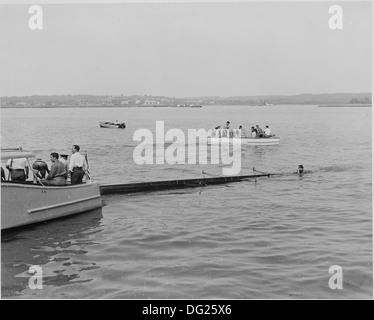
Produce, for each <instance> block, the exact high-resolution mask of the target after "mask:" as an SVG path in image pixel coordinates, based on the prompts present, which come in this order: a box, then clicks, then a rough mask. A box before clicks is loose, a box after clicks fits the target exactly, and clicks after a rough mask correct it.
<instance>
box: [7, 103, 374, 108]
mask: <svg viewBox="0 0 374 320" xmlns="http://www.w3.org/2000/svg"><path fill="white" fill-rule="evenodd" d="M296 105H298V106H318V107H319V108H337V107H355V108H357V107H371V104H348V103H347V104H326V105H318V104H314V103H311V104H295V103H290V104H286V103H285V104H279V105H273V106H274V107H277V106H296ZM225 106H226V107H237V106H245V107H264V108H267V107H269V106H256V105H245V104H235V105H231V104H230V105H221V104H218V105H203V106H202V107H225ZM273 106H272V107H273ZM39 108H42V109H63V108H79V109H84V108H140V109H141V108H176V109H200V108H196V107H189V106H188V107H184V106H183V107H178V106H171V105H154V106H153V105H149V106H145V105H142V106H137V105H127V106H119V105H117V106H112V105H109V106H108V105H89V106H79V105H64V106H45V105H44V106H43V105H33V106H1V109H39Z"/></svg>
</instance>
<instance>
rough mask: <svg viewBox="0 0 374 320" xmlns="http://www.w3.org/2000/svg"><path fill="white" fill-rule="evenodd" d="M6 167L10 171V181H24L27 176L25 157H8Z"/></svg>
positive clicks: (27, 169)
mask: <svg viewBox="0 0 374 320" xmlns="http://www.w3.org/2000/svg"><path fill="white" fill-rule="evenodd" d="M6 168H7V169H8V170H9V172H10V177H11V179H12V181H26V180H27V178H28V177H29V167H28V165H27V163H26V158H18V159H9V160H8V161H7V163H6Z"/></svg>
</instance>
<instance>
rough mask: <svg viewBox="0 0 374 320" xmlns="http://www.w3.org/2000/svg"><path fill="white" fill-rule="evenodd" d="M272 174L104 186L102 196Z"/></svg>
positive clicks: (101, 187) (236, 180)
mask: <svg viewBox="0 0 374 320" xmlns="http://www.w3.org/2000/svg"><path fill="white" fill-rule="evenodd" d="M271 175H272V174H270V173H262V174H252V175H245V176H226V177H225V176H223V177H210V178H196V179H185V180H166V181H154V182H140V183H127V184H111V185H109V184H104V185H100V193H101V195H108V194H121V193H122V194H126V193H134V192H143V191H158V190H168V189H183V188H195V187H201V186H205V185H214V184H225V183H230V182H238V181H242V180H245V179H254V178H259V177H270V176H271Z"/></svg>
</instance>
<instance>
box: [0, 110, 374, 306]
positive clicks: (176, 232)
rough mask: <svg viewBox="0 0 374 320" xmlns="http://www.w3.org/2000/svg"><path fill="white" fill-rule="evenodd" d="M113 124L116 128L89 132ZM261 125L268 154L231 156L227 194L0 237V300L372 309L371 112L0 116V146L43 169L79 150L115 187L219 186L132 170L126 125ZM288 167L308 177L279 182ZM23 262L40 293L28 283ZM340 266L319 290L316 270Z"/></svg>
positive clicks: (139, 201) (186, 197)
mask: <svg viewBox="0 0 374 320" xmlns="http://www.w3.org/2000/svg"><path fill="white" fill-rule="evenodd" d="M116 119H118V120H119V121H125V122H126V125H127V128H126V129H125V130H110V129H101V128H99V125H98V122H99V121H108V120H111V121H113V120H116ZM157 120H163V121H165V131H167V130H168V129H171V128H180V129H182V130H183V131H184V132H185V133H186V134H187V129H189V128H191V129H193V128H205V129H208V128H210V127H213V126H216V125H223V124H224V123H225V122H226V121H227V120H230V121H231V124H232V125H233V126H234V127H237V126H238V125H240V124H241V125H244V127H245V128H246V129H247V130H248V129H249V126H250V125H251V126H252V125H256V124H259V125H260V126H262V127H264V126H265V125H269V126H270V128H271V129H272V130H273V132H275V133H276V134H277V135H278V136H280V137H281V142H280V144H279V145H278V146H266V147H264V146H257V147H253V146H246V147H243V148H242V170H241V174H251V173H252V168H253V167H256V169H257V170H260V171H264V172H272V173H281V175H279V176H274V177H271V178H258V179H257V180H256V181H254V180H251V181H243V182H240V183H232V184H227V185H218V186H208V187H200V188H191V189H184V190H177V191H175V190H171V191H162V192H153V193H138V194H131V195H115V196H114V195H113V196H106V197H104V198H103V200H104V204H105V205H104V207H103V208H102V209H101V210H96V211H92V212H88V213H85V214H81V215H78V216H75V217H71V218H67V219H61V220H56V221H53V222H49V223H45V224H42V225H37V226H31V227H27V228H24V229H22V230H16V231H11V232H7V233H3V234H2V242H1V294H2V297H3V298H42V299H46V298H55V299H59V298H99V299H101V298H105V299H107V298H109V299H111V298H121V299H122V298H123V299H133V298H139V299H148V298H159V299H168V298H172V299H254V298H280V299H284V298H286V299H289V298H291V299H295V298H296V299H305V298H332V299H336V298H369V299H371V298H372V292H373V291H372V288H373V277H372V274H373V273H372V270H373V269H372V260H373V254H372V253H373V251H372V167H371V160H372V155H371V152H372V151H371V145H372V142H371V108H318V107H317V106H268V107H245V106H240V107H239V106H233V107H203V108H201V109H194V108H182V109H177V108H106V109H99V108H83V109H74V108H67V109H50V110H49V109H42V108H41V109H14V110H11V109H3V110H1V145H2V147H3V148H4V147H15V146H22V147H23V148H24V149H29V150H34V151H35V152H36V153H37V155H38V156H41V157H42V158H44V159H45V160H48V159H49V154H50V153H51V152H53V151H57V152H63V151H65V152H67V153H70V148H71V145H72V144H79V145H80V146H81V148H82V149H84V150H87V152H88V159H89V165H90V171H91V175H92V177H93V178H94V179H95V180H97V181H99V182H100V183H103V184H104V183H127V182H142V181H155V180H167V179H181V178H194V177H202V170H205V171H206V172H208V173H210V174H213V175H221V174H222V168H221V166H216V165H209V164H208V165H202V164H201V165H199V164H198V165H168V164H165V165H143V166H139V165H137V164H135V163H134V161H133V151H134V147H135V146H136V145H137V142H134V141H133V134H134V132H135V131H136V130H137V129H139V128H147V129H149V130H151V131H152V132H153V133H155V122H156V121H157ZM299 164H303V165H304V167H305V168H306V169H307V170H308V171H309V173H307V174H305V175H304V176H303V177H299V176H297V175H293V174H290V173H291V172H292V171H295V170H296V168H297V166H298V165H299ZM31 265H39V266H41V267H42V269H43V280H44V281H43V289H42V290H31V289H30V288H29V286H28V282H29V278H30V274H29V273H28V269H29V267H30V266H31ZM333 265H339V266H341V267H342V269H343V290H331V289H330V288H329V285H328V282H329V278H330V277H331V276H332V274H329V268H330V267H331V266H333Z"/></svg>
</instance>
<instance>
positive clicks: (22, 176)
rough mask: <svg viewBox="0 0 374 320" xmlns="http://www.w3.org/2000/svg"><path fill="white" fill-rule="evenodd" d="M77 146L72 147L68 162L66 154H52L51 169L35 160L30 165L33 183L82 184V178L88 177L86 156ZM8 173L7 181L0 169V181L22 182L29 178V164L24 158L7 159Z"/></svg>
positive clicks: (42, 162) (43, 162)
mask: <svg viewBox="0 0 374 320" xmlns="http://www.w3.org/2000/svg"><path fill="white" fill-rule="evenodd" d="M79 151H80V147H79V146H78V145H73V146H72V149H71V153H72V154H71V156H70V161H69V160H68V157H69V156H68V155H67V154H63V153H61V154H58V153H57V152H52V153H51V154H50V160H51V162H52V164H51V167H50V168H48V164H47V163H46V162H45V161H43V160H42V159H41V158H37V159H36V161H35V162H34V163H33V164H32V167H31V170H32V174H33V182H34V183H41V184H43V185H53V186H61V185H66V184H67V181H68V179H69V180H70V183H71V184H79V183H82V182H83V177H84V176H85V175H87V176H88V163H87V155H82V154H81V153H80V152H79ZM6 169H8V171H9V175H8V179H6V177H5V171H4V169H3V167H1V180H2V181H5V180H11V181H13V182H24V181H27V180H28V178H29V171H30V169H29V164H28V161H27V160H26V158H17V159H9V160H8V161H7V163H6Z"/></svg>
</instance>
